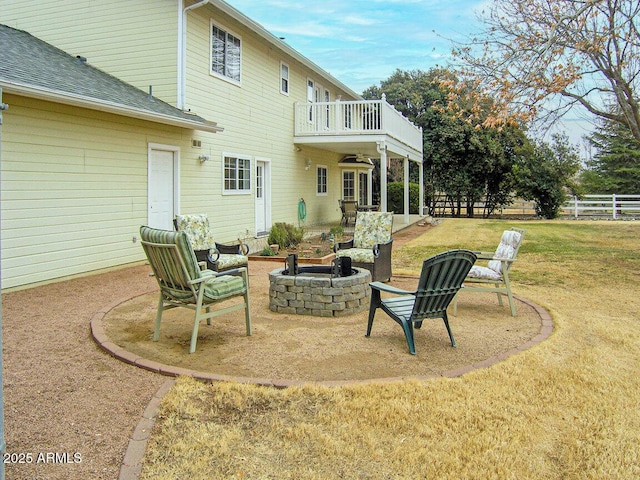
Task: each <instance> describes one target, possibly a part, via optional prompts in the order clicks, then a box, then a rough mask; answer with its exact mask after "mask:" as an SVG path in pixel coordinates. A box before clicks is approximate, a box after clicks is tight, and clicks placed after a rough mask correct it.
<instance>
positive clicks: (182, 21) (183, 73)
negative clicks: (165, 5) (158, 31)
mask: <svg viewBox="0 0 640 480" xmlns="http://www.w3.org/2000/svg"><path fill="white" fill-rule="evenodd" d="M207 3H209V0H201V1H200V2H198V3H194V4H193V5H189V6H188V7H183V0H178V16H179V18H178V102H177V105H178V108H179V109H180V110H185V109H186V105H187V98H186V97H187V93H186V92H187V87H186V84H187V12H188V11H189V10H195V9H196V8H199V7H204V6H205V5H206V4H207Z"/></svg>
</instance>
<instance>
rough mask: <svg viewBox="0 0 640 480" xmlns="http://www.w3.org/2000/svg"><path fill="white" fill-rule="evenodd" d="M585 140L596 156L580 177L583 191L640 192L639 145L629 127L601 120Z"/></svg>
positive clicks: (588, 162)
mask: <svg viewBox="0 0 640 480" xmlns="http://www.w3.org/2000/svg"><path fill="white" fill-rule="evenodd" d="M587 140H588V141H589V143H590V144H591V145H592V146H593V147H594V150H595V152H596V153H595V154H594V156H593V158H592V159H591V160H589V161H587V164H586V169H585V170H583V171H582V173H581V175H580V183H581V185H582V188H584V190H585V191H587V192H589V193H612V194H613V193H620V194H630V195H633V194H637V193H638V192H640V142H638V141H637V140H636V139H635V138H634V137H633V135H632V134H631V131H630V130H629V128H628V127H626V126H625V125H623V124H620V123H617V122H613V121H610V120H603V121H601V122H600V124H599V129H598V130H597V131H596V132H594V133H593V134H591V135H589V136H588V137H587Z"/></svg>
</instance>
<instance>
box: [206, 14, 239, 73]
mask: <svg viewBox="0 0 640 480" xmlns="http://www.w3.org/2000/svg"><path fill="white" fill-rule="evenodd" d="M241 66H242V40H241V39H240V37H238V36H237V35H234V34H232V33H230V32H228V31H227V30H225V29H223V28H220V27H218V26H217V25H215V24H214V23H213V22H212V23H211V74H212V75H216V76H219V77H222V78H224V79H226V80H231V81H233V82H236V83H240V71H241Z"/></svg>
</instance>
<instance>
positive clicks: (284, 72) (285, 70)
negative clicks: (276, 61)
mask: <svg viewBox="0 0 640 480" xmlns="http://www.w3.org/2000/svg"><path fill="white" fill-rule="evenodd" d="M280 93H284V94H285V95H289V65H287V64H286V63H284V62H281V63H280Z"/></svg>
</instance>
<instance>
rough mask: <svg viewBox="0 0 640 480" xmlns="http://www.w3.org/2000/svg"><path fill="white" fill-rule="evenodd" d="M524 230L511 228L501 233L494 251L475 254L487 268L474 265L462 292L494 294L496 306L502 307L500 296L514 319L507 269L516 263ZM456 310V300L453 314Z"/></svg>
mask: <svg viewBox="0 0 640 480" xmlns="http://www.w3.org/2000/svg"><path fill="white" fill-rule="evenodd" d="M524 234H525V230H522V229H521V228H512V229H511V230H505V231H504V232H503V233H502V238H501V239H500V244H499V245H498V248H496V251H495V252H493V253H491V252H475V253H476V255H477V257H478V260H488V261H489V262H488V264H487V266H482V265H475V266H474V267H473V268H472V269H471V271H470V272H469V274H468V275H467V278H465V280H464V285H463V288H462V292H494V293H496V294H497V295H498V304H499V305H501V306H502V295H506V296H507V299H508V301H509V308H510V310H511V316H513V317H515V316H516V315H517V312H516V304H515V302H514V300H513V294H512V293H511V284H510V281H509V269H510V268H511V264H512V263H513V262H515V261H516V257H517V255H518V250H519V249H520V245H522V240H523V239H524ZM457 310H458V299H457V298H456V299H455V301H454V302H453V314H454V315H456V313H457Z"/></svg>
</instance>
